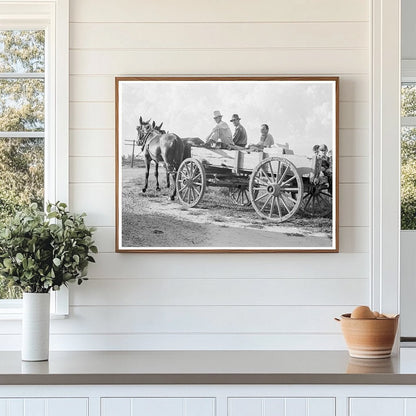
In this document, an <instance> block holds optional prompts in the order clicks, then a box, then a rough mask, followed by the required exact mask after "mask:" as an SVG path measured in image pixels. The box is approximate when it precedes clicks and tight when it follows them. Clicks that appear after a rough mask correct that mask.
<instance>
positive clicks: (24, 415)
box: [0, 398, 88, 416]
mask: <svg viewBox="0 0 416 416" xmlns="http://www.w3.org/2000/svg"><path fill="white" fill-rule="evenodd" d="M74 415H76V416H88V399H86V398H34V399H32V398H31V399H29V398H27V399H23V398H21V399H11V398H10V399H0V416H74Z"/></svg>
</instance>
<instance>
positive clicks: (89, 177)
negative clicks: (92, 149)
mask: <svg viewBox="0 0 416 416" xmlns="http://www.w3.org/2000/svg"><path fill="white" fill-rule="evenodd" d="M69 172H70V174H69V182H70V183H72V182H99V183H102V182H109V183H114V181H115V160H114V158H113V157H71V158H70V159H69Z"/></svg>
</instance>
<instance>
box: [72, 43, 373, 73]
mask: <svg viewBox="0 0 416 416" xmlns="http://www.w3.org/2000/svg"><path fill="white" fill-rule="evenodd" d="M259 62H261V65H259ZM328 63H330V65H329V64H328ZM367 70H368V51H367V50H365V49H311V48H305V49H301V48H299V49H295V48H293V49H272V50H262V49H233V50H229V49H225V50H220V49H219V50H186V49H176V50H172V49H170V50H164V51H158V50H149V51H148V50H111V51H108V50H103V51H99V50H91V51H90V50H72V51H70V72H71V74H81V75H82V74H84V75H86V74H92V75H94V74H97V75H134V74H136V75H140V74H141V75H146V74H152V75H172V74H182V75H186V74H195V75H197V74H206V75H209V74H216V75H221V74H233V75H255V74H258V75H267V74H274V75H313V74H315V75H342V74H351V73H358V74H366V73H367Z"/></svg>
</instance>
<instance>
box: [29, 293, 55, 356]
mask: <svg viewBox="0 0 416 416" xmlns="http://www.w3.org/2000/svg"><path fill="white" fill-rule="evenodd" d="M49 326H50V295H49V293H23V322H22V334H23V339H22V360H23V361H47V360H48V358H49Z"/></svg>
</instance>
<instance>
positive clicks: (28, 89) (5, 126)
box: [0, 79, 45, 131]
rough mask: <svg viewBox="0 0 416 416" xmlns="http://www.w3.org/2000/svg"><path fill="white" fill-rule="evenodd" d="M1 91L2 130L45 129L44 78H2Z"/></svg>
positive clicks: (0, 115)
mask: <svg viewBox="0 0 416 416" xmlns="http://www.w3.org/2000/svg"><path fill="white" fill-rule="evenodd" d="M0 91H1V94H0V131H44V129H45V114H44V111H45V106H44V102H45V82H44V80H42V79H0Z"/></svg>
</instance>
